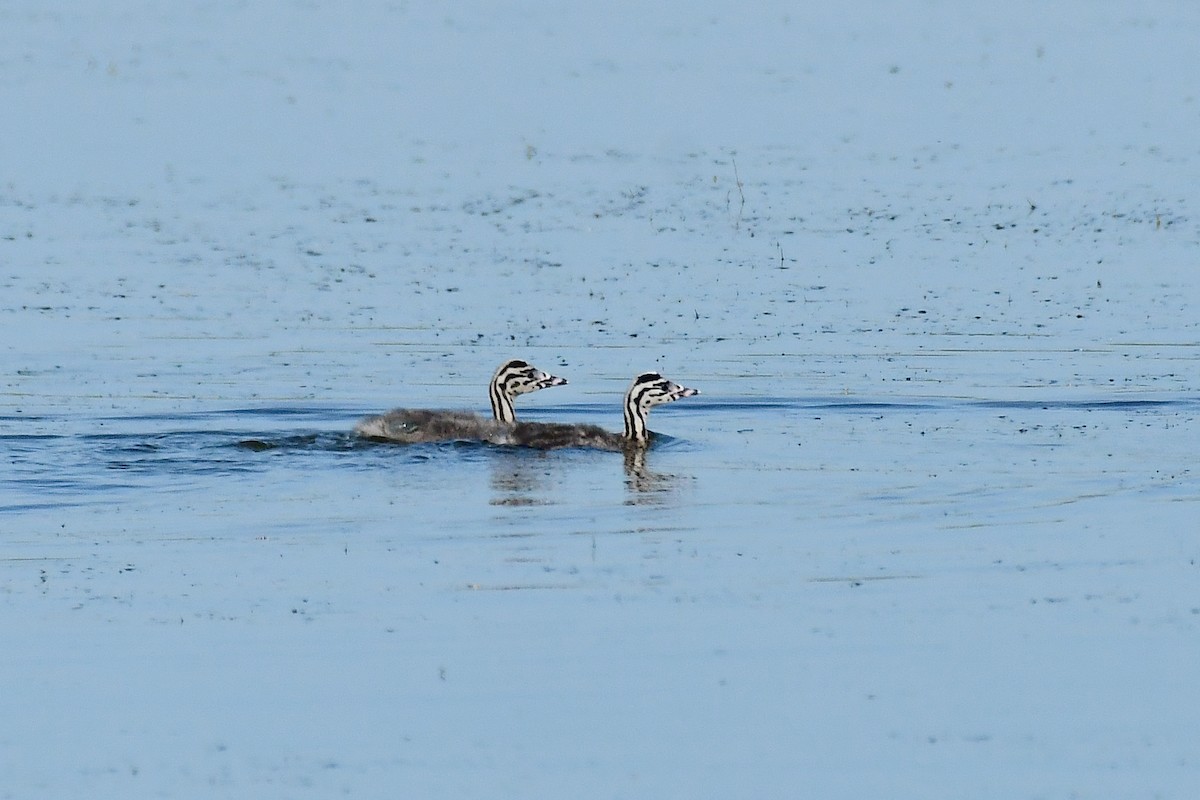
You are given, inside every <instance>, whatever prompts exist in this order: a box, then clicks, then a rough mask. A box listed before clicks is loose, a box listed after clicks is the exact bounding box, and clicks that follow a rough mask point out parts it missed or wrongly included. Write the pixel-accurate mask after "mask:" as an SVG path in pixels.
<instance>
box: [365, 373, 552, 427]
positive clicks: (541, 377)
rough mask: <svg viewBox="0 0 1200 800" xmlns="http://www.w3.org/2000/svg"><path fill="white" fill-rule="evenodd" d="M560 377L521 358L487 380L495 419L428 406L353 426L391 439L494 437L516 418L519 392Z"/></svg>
mask: <svg viewBox="0 0 1200 800" xmlns="http://www.w3.org/2000/svg"><path fill="white" fill-rule="evenodd" d="M566 382H567V381H566V379H565V378H559V377H556V376H554V375H551V374H549V373H548V372H542V371H541V370H540V369H538V368H537V367H535V366H533V365H532V364H529V363H528V362H526V361H521V360H520V359H513V360H512V361H508V362H506V363H504V364H501V365H500V368H499V369H497V370H496V374H495V375H493V376H492V381H491V383H489V384H488V398H489V399H490V400H491V402H492V419H484V418H483V417H481V416H479V415H478V414H473V413H471V412H469V411H440V410H433V409H426V408H397V409H395V410H393V411H389V412H387V413H386V414H379V415H377V416H373V417H367V418H366V419H364V420H362V421H361V422H359V423H358V424H357V425H355V426H354V432H355V433H357V434H358V435H359V436H366V437H368V438H370V439H387V440H388V441H392V442H408V443H412V444H415V443H418V442H449V441H455V440H463V439H476V440H480V441H485V440H491V439H494V438H496V436H497V435H499V433H498V432H500V431H503V430H505V429H506V428H507V427H509V426H511V425H512V424H513V423H514V422H516V421H517V413H516V409H514V408H513V400H514V399H515V398H516V397H517V395H522V394H528V393H529V392H536V391H537V390H538V389H548V388H549V387H551V386H562V385H564V384H565V383H566Z"/></svg>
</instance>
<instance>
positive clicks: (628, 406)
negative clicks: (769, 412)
mask: <svg viewBox="0 0 1200 800" xmlns="http://www.w3.org/2000/svg"><path fill="white" fill-rule="evenodd" d="M698 394H700V392H699V390H697V389H689V388H687V387H686V386H680V385H679V384H678V383H675V382H674V381H669V380H667V379H666V378H664V377H663V376H662V375H659V374H658V373H657V372H643V373H642V374H641V375H638V376H637V377H636V378H634V379H633V382H632V383H631V384H629V390H628V391H627V392H625V430H624V431H623V432H621V433H611V432H609V431H606V430H605V429H604V428H601V427H598V426H596V425H566V424H562V423H553V422H518V423H517V424H516V425H514V426H513V428H512V430H511V432H510V433H509V435H508V437H507V438H506V439H504V440H503V443H504V444H514V445H518V446H520V447H535V448H538V449H540V450H551V449H555V448H559V447H589V448H595V449H600V450H625V451H628V450H631V449H642V448H645V447H647V446H648V445H649V444H650V441H651V440H652V439H653V437H654V434H653V433H652V432H651V431H650V429H649V428H647V427H646V416H647V415H648V414H649V413H650V409H652V408H654V407H655V406H657V405H660V404H662V403H670V402H673V401H675V400H679V399H681V398H684V397H694V396H696V395H698Z"/></svg>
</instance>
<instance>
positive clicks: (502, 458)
mask: <svg viewBox="0 0 1200 800" xmlns="http://www.w3.org/2000/svg"><path fill="white" fill-rule="evenodd" d="M492 456H493V457H492V458H491V465H492V470H491V487H492V499H491V500H490V501H489V502H490V504H491V505H493V506H545V505H552V504H555V503H559V502H562V501H563V500H564V498H563V497H561V496H556V495H561V494H562V491H563V487H562V485H561V483H560V482H559V481H556V480H554V474H555V471H558V472H561V471H562V469H563V468H564V466H565V464H564V463H563V462H564V461H565V460H566V458H567V457H566V456H565V454H563V453H561V451H560V452H559V453H557V454H548V453H542V452H538V453H531V452H530V451H528V450H524V449H516V450H498V451H497V452H494V453H493V454H492ZM647 456H648V453H647V448H645V447H631V448H628V449H626V450H625V451H624V459H625V461H624V471H625V488H626V491H627V495H628V496H627V497H626V499H625V504H626V505H669V504H671V503H674V502H677V500H678V494H679V490H680V488H681V486H683V485H684V484H686V483H688V482H690V480H691V476H688V475H673V474H669V473H665V472H656V471H654V470H652V469H650V468H649V467H648V466H647V464H646V461H647ZM611 458H612V454H611V453H609V454H604V455H601V456H600V457H598V458H594V457H592V456H591V455H590V454H589V455H588V456H587V464H586V468H587V469H601V468H604V467H603V466H602V465H607V464H611V463H612V461H611ZM579 466H583V465H579ZM605 472H606V473H607V472H608V470H607V469H605ZM609 474H611V473H609ZM566 499H568V500H569V499H570V498H566Z"/></svg>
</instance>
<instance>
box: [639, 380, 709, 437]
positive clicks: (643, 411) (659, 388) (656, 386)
mask: <svg viewBox="0 0 1200 800" xmlns="http://www.w3.org/2000/svg"><path fill="white" fill-rule="evenodd" d="M698 394H700V392H699V390H697V389H689V388H688V387H686V386H680V385H679V384H678V383H675V382H674V381H669V380H667V379H666V378H664V377H663V376H662V375H659V374H658V373H657V372H643V373H642V374H641V375H638V376H637V377H636V378H634V379H633V383H631V384H629V391H627V392H625V439H626V440H627V441H629V442H631V443H633V444H636V445H639V446H642V445H646V444H649V442H650V429H649V428H648V427H646V417H647V416H648V415H649V414H650V409H652V408H654V407H655V406H657V405H661V404H662V403H670V402H672V401H675V400H679V399H680V398H683V397H694V396H695V395H698Z"/></svg>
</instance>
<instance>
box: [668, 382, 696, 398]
mask: <svg viewBox="0 0 1200 800" xmlns="http://www.w3.org/2000/svg"><path fill="white" fill-rule="evenodd" d="M698 394H700V390H699V389H689V388H688V387H686V386H678V385H676V387H675V388H674V389H672V390H671V399H672V400H681V399H683V398H684V397H695V396H696V395H698Z"/></svg>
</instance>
